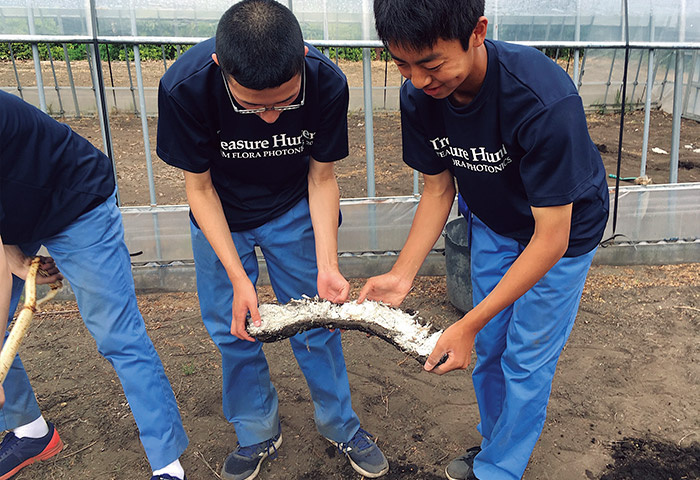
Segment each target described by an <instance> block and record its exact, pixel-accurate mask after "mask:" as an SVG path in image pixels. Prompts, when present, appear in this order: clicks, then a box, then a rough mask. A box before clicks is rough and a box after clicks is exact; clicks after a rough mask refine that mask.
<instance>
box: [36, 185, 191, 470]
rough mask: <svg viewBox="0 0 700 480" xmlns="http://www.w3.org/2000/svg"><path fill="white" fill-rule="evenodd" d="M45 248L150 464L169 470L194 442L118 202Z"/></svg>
mask: <svg viewBox="0 0 700 480" xmlns="http://www.w3.org/2000/svg"><path fill="white" fill-rule="evenodd" d="M43 243H44V245H45V246H46V248H47V249H48V251H49V253H50V254H51V256H52V257H53V258H54V259H55V260H56V264H57V266H58V268H59V269H60V270H61V272H62V273H63V275H64V276H65V278H66V279H67V280H68V281H69V282H70V284H71V287H72V289H73V292H74V293H75V297H76V300H77V303H78V308H79V310H80V314H81V316H82V317H83V321H84V322H85V325H86V326H87V328H88V330H89V331H90V333H91V334H92V336H93V338H94V339H95V342H96V344H97V349H98V351H99V352H100V353H101V354H102V355H103V356H104V357H105V358H106V359H107V360H108V361H109V362H110V363H111V364H112V366H113V367H114V369H115V371H116V373H117V375H118V376H119V380H120V381H121V384H122V387H123V389H124V393H125V395H126V398H127V400H128V402H129V406H130V407H131V411H132V413H133V415H134V419H135V421H136V425H137V426H138V428H139V433H140V438H141V443H142V444H143V447H144V450H145V451H146V455H147V456H148V460H149V462H150V464H151V466H152V467H153V469H158V468H162V467H164V466H166V465H168V464H169V463H171V462H173V461H174V460H176V459H177V458H179V457H180V455H181V454H182V453H183V451H184V450H185V448H186V446H187V443H188V441H187V436H186V434H185V431H184V429H183V426H182V420H181V418H180V413H179V410H178V407H177V403H176V401H175V396H174V394H173V391H172V388H171V386H170V383H169V381H168V379H167V377H166V375H165V371H164V369H163V365H162V363H161V361H160V358H159V357H158V354H157V353H156V350H155V348H154V347H153V343H152V342H151V340H150V338H149V337H148V334H147V333H146V327H145V325H144V321H143V318H142V317H141V313H140V312H139V310H138V306H137V302H136V294H135V291H134V280H133V276H132V273H131V261H130V258H129V252H128V250H127V247H126V244H125V243H124V228H123V225H122V219H121V213H120V211H119V209H118V208H117V205H116V201H115V197H114V196H112V197H110V198H109V199H107V201H105V202H104V203H103V204H101V205H99V206H98V207H96V208H94V209H93V210H91V211H89V212H87V213H85V214H83V215H81V216H80V217H79V218H78V219H77V220H75V221H74V222H73V223H72V224H71V225H69V226H68V227H67V228H66V229H65V230H64V231H63V232H61V233H59V234H58V235H55V236H53V237H50V238H48V239H45V241H44V242H43Z"/></svg>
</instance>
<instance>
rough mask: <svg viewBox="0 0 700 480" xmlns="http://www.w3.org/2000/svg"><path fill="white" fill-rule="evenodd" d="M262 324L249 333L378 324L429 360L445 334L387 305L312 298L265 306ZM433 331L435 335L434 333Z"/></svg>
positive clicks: (250, 327) (404, 346)
mask: <svg viewBox="0 0 700 480" xmlns="http://www.w3.org/2000/svg"><path fill="white" fill-rule="evenodd" d="M258 310H259V312H260V317H261V320H262V324H261V325H260V326H259V327H256V326H254V325H252V324H251V325H248V333H250V335H252V336H256V334H260V333H262V332H264V333H268V334H269V333H274V332H276V331H281V330H282V329H283V328H285V327H287V326H289V325H292V324H298V325H303V324H311V323H313V324H315V325H318V326H321V324H326V325H329V326H332V325H333V324H334V321H335V322H340V321H342V322H343V323H344V325H343V328H348V327H347V323H352V322H357V323H358V324H362V323H364V324H375V325H378V326H380V327H382V328H384V329H386V330H387V331H388V332H389V333H390V335H391V338H392V340H393V341H394V342H396V346H397V347H399V348H401V349H403V350H404V351H407V352H413V353H415V354H417V355H419V356H426V357H427V356H428V355H429V354H430V353H431V352H432V351H433V348H434V347H435V344H436V343H437V340H438V338H439V337H440V335H441V334H442V330H440V331H437V332H436V331H434V330H433V329H432V328H431V325H430V324H426V325H423V324H421V323H420V322H418V316H417V315H415V314H414V315H411V314H408V313H406V312H404V311H402V310H400V309H398V308H392V307H390V306H388V305H386V304H383V303H379V302H375V301H371V300H365V301H364V302H363V303H360V304H358V303H357V302H356V301H352V302H348V303H344V304H335V303H331V302H329V301H326V300H319V299H318V298H314V299H310V298H308V297H306V298H303V299H302V300H292V301H290V302H289V303H287V304H285V305H276V304H263V305H260V306H259V307H258ZM431 331H432V333H431Z"/></svg>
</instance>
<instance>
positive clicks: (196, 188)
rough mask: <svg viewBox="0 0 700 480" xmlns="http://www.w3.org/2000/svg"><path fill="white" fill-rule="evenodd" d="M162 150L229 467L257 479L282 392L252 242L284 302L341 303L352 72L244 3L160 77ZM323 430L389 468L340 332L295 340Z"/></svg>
mask: <svg viewBox="0 0 700 480" xmlns="http://www.w3.org/2000/svg"><path fill="white" fill-rule="evenodd" d="M158 106H159V117H158V155H159V156H160V157H161V158H162V159H163V160H164V161H165V162H167V163H168V164H170V165H173V166H175V167H178V168H181V169H182V170H184V172H185V188H186V191H187V198H188V201H189V204H190V218H191V236H192V247H193V251H194V261H195V269H196V273H197V291H198V294H199V303H200V308H201V311H202V319H203V321H204V324H205V326H206V328H207V330H208V332H209V334H210V335H211V337H212V339H213V340H214V342H215V343H216V345H217V346H218V348H219V350H220V352H221V357H222V375H223V409H224V414H225V416H226V418H227V419H228V420H229V422H231V423H233V425H234V427H235V429H236V434H237V437H238V446H237V447H236V448H235V449H234V451H233V452H232V453H231V454H230V455H228V457H227V458H226V461H225V462H224V465H223V468H222V472H221V475H222V477H223V478H225V479H228V480H249V479H252V478H255V477H256V476H257V474H258V471H259V469H260V466H261V463H262V461H263V460H264V459H265V458H267V457H268V456H269V455H270V454H274V452H275V451H276V449H277V448H278V447H279V446H280V444H281V441H282V437H281V429H280V419H279V413H278V399H277V392H276V391H275V388H274V386H273V385H272V383H271V381H270V375H269V370H268V366H267V361H266V359H265V355H264V353H263V351H262V345H261V344H260V342H256V341H254V339H253V338H251V337H250V336H249V335H248V333H247V332H246V329H245V327H246V317H247V316H249V317H250V320H251V321H252V322H253V323H255V324H259V322H260V314H259V312H258V298H257V294H256V291H255V284H256V281H257V278H258V262H257V255H256V249H255V247H256V246H258V247H259V248H260V250H261V251H262V253H263V255H264V256H265V261H266V263H267V270H268V273H269V277H270V283H271V284H272V288H273V289H274V291H275V295H276V296H277V300H278V301H279V302H282V303H286V302H288V301H289V300H290V299H292V298H300V297H301V296H302V295H308V296H314V295H317V294H318V295H319V296H320V297H322V298H326V299H328V300H330V301H333V302H344V301H345V300H346V299H347V297H348V292H349V284H348V282H347V280H346V279H345V278H344V277H343V275H342V274H341V273H340V271H339V270H338V258H337V257H338V254H337V235H338V217H339V190H338V184H337V182H336V179H335V174H334V171H333V162H335V161H336V160H340V159H342V158H344V157H346V156H347V154H348V139H347V107H348V87H347V81H346V79H345V76H344V75H343V74H342V73H341V71H340V70H339V69H338V68H337V67H336V66H335V65H334V64H333V63H332V62H331V61H330V60H329V59H328V58H326V57H325V56H323V55H322V54H321V53H320V52H319V51H318V50H316V49H315V48H313V47H311V46H309V45H305V44H304V41H303V38H302V34H301V28H300V27H299V24H298V22H297V20H296V18H295V17H294V15H293V14H292V13H291V11H289V10H288V9H287V8H286V7H284V6H283V5H281V4H279V3H278V2H275V1H273V0H246V1H243V2H240V3H237V4H235V5H234V6H232V7H231V8H230V9H229V10H228V11H227V12H226V13H224V15H223V16H222V18H221V19H220V21H219V25H218V28H217V32H216V37H215V38H213V39H210V40H207V41H204V42H202V43H200V44H198V45H196V46H194V47H192V48H191V49H190V50H188V51H187V52H186V53H185V54H184V55H183V56H182V57H181V58H180V59H179V60H178V61H177V62H175V63H174V64H173V66H172V67H171V68H170V69H169V70H168V72H167V73H166V74H165V75H164V76H163V78H162V80H161V82H160V89H159V97H158ZM291 344H292V349H293V350H294V354H295V356H296V358H297V361H298V363H299V365H300V367H301V369H302V372H303V373H304V376H305V378H306V381H307V383H308V385H309V389H310V391H311V397H312V400H313V403H314V407H315V420H316V426H317V428H318V430H319V431H320V432H321V434H322V435H323V436H325V437H326V438H327V439H329V440H330V441H331V442H333V443H334V444H336V445H337V446H338V447H339V448H340V449H341V450H342V451H343V452H344V453H345V454H346V455H347V457H348V458H349V460H350V463H351V465H352V466H353V468H354V469H355V470H357V471H358V472H360V473H361V474H363V475H365V476H366V477H370V478H375V477H379V476H381V475H383V474H385V473H386V472H387V471H388V469H389V465H388V463H387V461H386V458H385V457H384V455H383V454H382V453H381V451H380V450H379V448H378V447H377V446H376V444H375V443H374V441H373V440H372V439H371V436H370V435H369V434H368V433H367V432H365V431H364V430H363V429H362V428H360V421H359V419H358V417H357V415H356V414H355V412H354V411H353V409H352V405H351V398H350V387H349V383H348V378H347V372H346V369H345V359H344V358H343V352H342V346H341V341H340V331H334V332H331V331H328V330H326V329H316V330H312V331H310V332H306V333H303V334H299V335H296V336H295V337H293V338H292V339H291Z"/></svg>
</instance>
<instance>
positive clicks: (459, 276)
mask: <svg viewBox="0 0 700 480" xmlns="http://www.w3.org/2000/svg"><path fill="white" fill-rule="evenodd" d="M443 236H444V237H445V270H446V272H447V298H448V299H449V300H450V303H451V304H452V305H454V306H455V307H456V308H457V309H458V310H460V311H461V312H463V313H466V312H468V311H469V310H471V309H472V308H473V305H472V281H471V253H470V251H469V243H468V232H467V219H466V218H464V217H459V218H457V219H456V220H452V221H451V222H449V223H448V224H447V225H445V231H444V232H443Z"/></svg>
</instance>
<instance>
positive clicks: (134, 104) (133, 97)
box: [124, 45, 139, 115]
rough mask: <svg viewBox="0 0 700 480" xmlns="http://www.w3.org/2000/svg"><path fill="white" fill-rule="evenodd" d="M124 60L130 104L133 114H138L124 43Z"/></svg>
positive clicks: (127, 54)
mask: <svg viewBox="0 0 700 480" xmlns="http://www.w3.org/2000/svg"><path fill="white" fill-rule="evenodd" d="M124 61H125V62H126V74H127V75H128V77H129V91H130V92H131V104H132V105H133V106H134V115H138V114H139V107H137V106H136V93H134V90H135V89H134V79H133V77H132V76H131V62H130V61H129V51H128V50H127V49H126V45H124Z"/></svg>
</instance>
